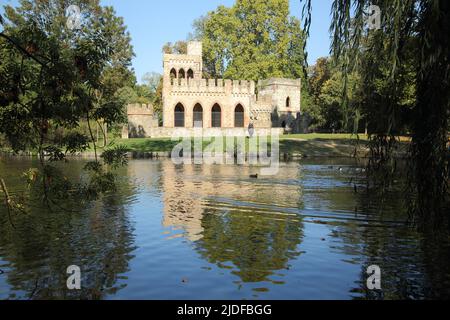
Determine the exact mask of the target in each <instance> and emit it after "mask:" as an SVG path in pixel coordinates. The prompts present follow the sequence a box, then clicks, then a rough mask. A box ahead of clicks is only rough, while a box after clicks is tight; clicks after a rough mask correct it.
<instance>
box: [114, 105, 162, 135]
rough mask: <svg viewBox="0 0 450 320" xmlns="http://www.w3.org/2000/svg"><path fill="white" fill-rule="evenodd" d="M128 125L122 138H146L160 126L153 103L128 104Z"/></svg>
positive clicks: (123, 130) (123, 131)
mask: <svg viewBox="0 0 450 320" xmlns="http://www.w3.org/2000/svg"><path fill="white" fill-rule="evenodd" d="M127 116H128V126H125V127H124V128H123V129H122V138H123V139H128V138H145V137H148V136H149V133H150V132H151V131H152V129H153V128H156V127H158V117H157V116H155V114H154V111H153V106H152V105H146V104H130V105H128V106H127Z"/></svg>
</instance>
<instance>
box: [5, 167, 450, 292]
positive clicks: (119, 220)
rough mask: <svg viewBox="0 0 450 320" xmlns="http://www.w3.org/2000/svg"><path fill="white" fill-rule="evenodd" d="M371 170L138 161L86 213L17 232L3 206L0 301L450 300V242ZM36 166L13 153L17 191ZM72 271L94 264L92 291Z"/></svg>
mask: <svg viewBox="0 0 450 320" xmlns="http://www.w3.org/2000/svg"><path fill="white" fill-rule="evenodd" d="M360 165H361V164H357V163H356V162H353V161H348V160H306V161H302V162H300V163H296V162H292V163H286V164H282V167H281V169H280V172H279V174H278V175H277V176H275V177H267V178H264V177H263V178H260V179H251V178H249V175H250V174H252V173H254V170H255V169H254V168H250V167H246V166H207V165H204V166H176V165H174V164H173V163H172V162H171V161H170V160H163V161H148V160H142V161H141V160H133V161H130V163H129V165H128V167H126V168H123V169H120V171H119V173H120V176H121V179H122V182H121V186H120V190H119V191H118V192H117V193H115V194H114V195H109V196H105V197H103V198H102V199H101V200H99V201H96V202H95V203H93V204H91V205H89V206H87V207H86V206H84V205H82V204H80V205H79V206H74V208H73V209H74V210H75V211H76V212H75V213H70V212H66V211H58V210H54V211H53V212H49V210H47V209H43V208H42V207H40V206H39V203H36V206H35V207H33V209H32V210H31V212H30V214H29V216H26V217H25V216H23V215H19V216H14V217H13V218H14V221H15V225H16V229H13V228H12V226H11V224H10V223H9V220H8V215H7V212H6V209H5V207H4V206H3V205H2V206H0V299H63V298H71V299H79V298H83V299H86V298H88V299H367V298H384V299H398V298H400V299H422V298H448V297H450V289H449V288H450V266H449V262H450V259H449V256H450V249H449V248H450V247H449V245H448V243H446V242H442V241H440V242H436V241H433V240H431V239H428V238H426V237H423V236H420V235H419V234H418V233H416V232H415V231H414V230H413V229H411V228H408V227H406V226H405V225H404V224H403V223H402V221H404V220H405V203H404V202H403V201H401V199H403V198H404V196H403V195H402V193H401V191H398V192H393V193H391V194H388V195H387V196H386V197H385V198H384V200H383V201H382V200H381V199H380V197H378V196H377V195H368V194H367V193H366V192H365V187H364V173H361V172H357V171H356V170H355V168H357V167H358V166H360ZM32 166H36V163H33V161H32V160H29V159H20V158H15V159H11V158H3V159H1V158H0V176H1V177H3V178H4V179H5V180H6V183H7V185H8V186H9V188H10V191H11V193H13V194H20V192H21V191H23V188H24V183H23V180H21V177H20V176H21V174H22V172H23V171H25V170H27V169H28V168H30V167H32ZM82 167H83V161H73V162H72V163H71V164H70V169H67V174H68V175H70V176H73V177H76V176H79V175H80V170H81V168H82ZM339 167H342V168H343V172H340V171H339V170H338V168H339ZM350 181H352V183H349V182H350ZM354 181H356V183H357V184H358V192H357V193H355V191H354V186H353V183H354ZM2 200H3V199H2ZM69 265H78V266H80V268H81V271H82V290H81V291H69V290H68V289H67V288H66V280H67V277H68V275H67V274H66V268H67V267H68V266H69ZM370 265H379V266H380V267H381V269H382V291H381V292H373V291H369V290H367V289H366V279H367V275H366V269H367V267H368V266H370Z"/></svg>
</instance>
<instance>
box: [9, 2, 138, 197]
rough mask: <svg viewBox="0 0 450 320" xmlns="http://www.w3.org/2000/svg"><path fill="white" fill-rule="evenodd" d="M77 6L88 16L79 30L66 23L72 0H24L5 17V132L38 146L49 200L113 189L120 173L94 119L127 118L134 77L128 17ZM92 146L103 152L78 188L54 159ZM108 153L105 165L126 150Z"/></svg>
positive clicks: (15, 142)
mask: <svg viewBox="0 0 450 320" xmlns="http://www.w3.org/2000/svg"><path fill="white" fill-rule="evenodd" d="M75 4H77V5H78V6H79V7H80V9H81V12H82V14H83V15H82V25H81V28H80V29H79V30H78V29H71V28H69V27H68V25H67V24H66V20H67V19H66V17H65V12H64V11H65V2H55V1H49V0H46V1H45V0H44V1H39V2H34V1H28V0H22V1H21V4H20V6H19V7H17V8H13V7H11V6H6V7H5V19H3V18H2V19H1V20H2V21H1V22H2V23H3V26H4V30H3V31H2V32H1V33H0V134H4V135H5V137H6V139H7V140H8V143H9V144H10V145H11V147H12V148H13V150H14V151H27V150H36V151H37V153H38V155H39V159H40V164H41V166H40V168H39V170H38V169H36V170H35V169H32V170H30V171H29V172H28V179H29V183H34V184H36V183H37V182H40V185H42V186H43V190H44V194H45V197H44V199H46V200H47V204H50V203H53V204H54V202H51V201H52V198H58V197H62V198H64V197H67V195H68V194H72V193H73V191H74V190H75V189H76V190H78V191H80V192H83V194H84V195H86V196H88V197H91V196H95V195H97V194H99V193H102V192H105V191H108V190H111V189H113V188H114V186H115V184H114V175H113V174H112V173H111V172H109V171H108V170H107V168H106V167H105V166H103V165H102V163H101V162H100V161H99V159H98V156H97V146H96V139H95V137H94V133H93V128H92V124H93V123H99V122H103V123H106V124H108V125H110V124H114V123H120V122H123V121H124V105H125V101H123V100H122V99H118V97H117V95H116V92H117V89H118V88H119V87H120V86H122V85H123V82H124V81H125V80H124V79H130V78H132V77H131V76H130V73H128V72H126V71H127V70H128V67H129V65H130V63H131V57H132V48H131V46H130V45H129V40H130V39H129V35H128V34H127V33H126V31H125V30H126V29H125V27H124V26H123V25H122V24H121V23H122V20H121V19H119V18H117V17H115V14H114V11H113V10H112V8H108V7H101V6H100V5H99V2H98V1H87V0H83V1H81V0H80V1H75ZM121 73H122V74H121ZM123 73H125V74H123ZM83 122H85V123H86V124H87V127H88V131H87V132H84V131H83V130H81V128H82V124H83ZM58 132H62V134H57V133H58ZM90 143H92V145H93V147H94V151H95V155H96V159H95V161H94V162H90V163H88V164H87V165H86V169H87V170H88V171H90V172H91V173H92V175H91V179H90V182H89V184H88V185H85V186H79V188H74V186H73V185H72V183H71V182H70V181H68V180H67V179H64V177H63V176H62V175H61V173H60V172H59V171H58V170H57V169H56V168H55V167H54V166H52V165H51V162H54V161H59V160H65V158H66V155H67V154H73V153H76V152H81V151H85V150H86V149H87V148H88V147H89V144H90ZM102 158H103V163H104V164H109V165H113V166H115V165H119V164H123V163H125V162H126V157H125V150H124V149H123V148H121V147H118V148H115V149H109V150H105V151H104V153H103V154H102Z"/></svg>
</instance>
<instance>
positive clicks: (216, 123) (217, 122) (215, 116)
mask: <svg viewBox="0 0 450 320" xmlns="http://www.w3.org/2000/svg"><path fill="white" fill-rule="evenodd" d="M211 111H212V112H211V127H213V128H220V127H222V109H221V108H220V106H219V105H218V104H217V103H216V104H215V105H214V106H213V108H212V110H211Z"/></svg>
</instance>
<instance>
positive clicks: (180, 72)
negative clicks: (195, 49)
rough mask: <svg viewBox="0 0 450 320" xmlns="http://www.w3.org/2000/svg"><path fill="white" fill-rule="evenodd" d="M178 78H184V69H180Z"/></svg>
mask: <svg viewBox="0 0 450 320" xmlns="http://www.w3.org/2000/svg"><path fill="white" fill-rule="evenodd" d="M178 78H180V79H185V78H186V73H185V72H184V69H180V71H178Z"/></svg>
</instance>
